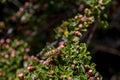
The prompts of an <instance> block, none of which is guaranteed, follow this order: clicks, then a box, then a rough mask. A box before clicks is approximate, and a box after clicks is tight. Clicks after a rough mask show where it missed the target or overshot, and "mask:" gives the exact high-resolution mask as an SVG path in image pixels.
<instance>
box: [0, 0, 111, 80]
mask: <svg viewBox="0 0 120 80" xmlns="http://www.w3.org/2000/svg"><path fill="white" fill-rule="evenodd" d="M2 2H3V4H4V1H2ZM37 2H39V3H38V4H40V5H42V3H46V4H44V5H43V6H42V11H43V13H44V14H42V16H44V15H45V13H46V12H47V10H48V11H49V9H51V8H49V6H52V7H57V8H58V9H59V6H58V4H59V3H60V4H61V5H63V6H65V4H69V3H65V2H68V0H64V1H58V2H59V3H57V1H55V2H54V1H53V2H52V1H48V2H47V1H46V2H44V1H37ZM70 2H71V3H73V2H74V1H70ZM76 2H77V3H75V4H76V5H77V6H79V7H80V11H79V9H78V12H81V13H79V14H77V15H76V16H75V17H74V18H71V19H69V20H67V21H63V23H62V24H61V25H60V26H59V27H57V28H56V29H55V32H56V35H55V42H53V43H50V44H48V45H47V46H46V47H45V48H43V49H42V51H41V52H40V53H38V54H37V55H36V56H33V55H32V56H28V52H29V51H30V49H29V48H28V45H27V43H25V42H24V41H19V40H13V41H11V40H10V39H0V46H1V47H0V50H1V51H0V57H1V58H0V62H1V63H2V64H1V65H0V78H1V79H3V80H6V79H8V80H13V79H15V80H102V77H101V76H100V75H99V73H98V72H97V71H96V70H95V64H94V63H91V62H90V60H91V56H90V52H89V51H88V50H87V45H86V44H85V43H83V42H82V41H81V39H82V36H83V35H84V33H85V32H86V31H87V29H89V27H90V26H91V27H90V28H93V26H96V25H104V26H108V24H107V22H106V21H105V19H106V14H104V15H102V14H103V10H104V8H105V6H106V5H107V4H108V3H109V2H110V0H107V1H106V0H94V1H92V0H86V1H84V0H83V1H82V0H81V1H80V2H79V0H78V1H76ZM35 3H36V2H34V1H33V2H30V3H29V2H25V4H24V7H21V8H19V10H18V11H17V13H16V14H15V16H13V17H12V18H11V20H12V21H13V22H14V21H15V22H16V18H18V22H20V23H21V24H22V25H24V26H29V27H27V28H24V26H22V27H21V26H20V27H18V26H17V27H18V28H17V29H16V31H17V32H20V33H21V34H23V33H26V35H27V36H28V35H31V31H32V30H36V29H38V27H32V28H34V29H31V31H30V32H29V31H28V29H29V28H31V27H30V26H35V24H36V23H35V21H36V19H38V18H37V16H34V15H35V14H37V13H36V12H35V11H38V10H39V5H37V4H36V5H34V4H35ZM55 3H57V5H56V4H55ZM80 3H82V5H81V4H80ZM53 4H54V5H53ZM33 5H34V7H33ZM66 7H67V8H68V7H69V5H68V6H66ZM66 7H63V8H66ZM60 8H61V6H60ZM27 10H30V11H28V12H27ZM63 10H64V9H63ZM58 12H59V10H58V11H57V10H56V13H58ZM48 13H49V12H48ZM33 16H34V17H33ZM42 16H41V17H42ZM47 16H49V15H47ZM32 18H33V19H32ZM45 18H48V17H44V19H45ZM44 19H43V20H44ZM8 21H9V20H8ZM40 22H42V20H38V23H40ZM8 23H9V22H8ZM38 23H37V25H38ZM43 23H46V22H42V23H40V24H41V25H42V24H43ZM1 26H2V28H4V26H5V25H4V22H2V23H1ZM23 28H24V29H23ZM33 32H34V31H33ZM28 39H31V38H28ZM36 45H37V44H36ZM31 54H32V52H31ZM15 73H16V74H15Z"/></svg>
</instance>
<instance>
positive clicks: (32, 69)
mask: <svg viewBox="0 0 120 80" xmlns="http://www.w3.org/2000/svg"><path fill="white" fill-rule="evenodd" d="M27 69H28V70H29V72H33V71H34V70H35V68H34V67H33V66H28V67H27Z"/></svg>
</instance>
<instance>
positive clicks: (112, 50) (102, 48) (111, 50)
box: [90, 42, 120, 56]
mask: <svg viewBox="0 0 120 80" xmlns="http://www.w3.org/2000/svg"><path fill="white" fill-rule="evenodd" d="M90 45H91V46H92V47H93V48H94V49H96V50H100V51H103V52H107V53H110V54H113V55H117V56H120V51H119V50H117V49H115V48H111V47H107V46H105V45H101V44H96V43H93V42H92V43H91V44H90Z"/></svg>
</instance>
